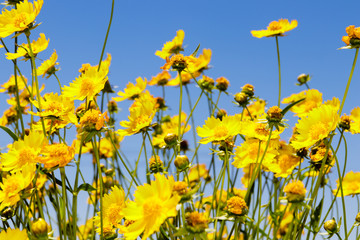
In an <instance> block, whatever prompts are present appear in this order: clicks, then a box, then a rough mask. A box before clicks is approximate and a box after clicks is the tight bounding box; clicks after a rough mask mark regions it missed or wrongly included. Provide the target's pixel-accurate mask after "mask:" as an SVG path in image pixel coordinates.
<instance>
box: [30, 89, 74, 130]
mask: <svg viewBox="0 0 360 240" xmlns="http://www.w3.org/2000/svg"><path fill="white" fill-rule="evenodd" d="M31 102H32V104H33V105H34V106H35V107H36V108H38V109H39V108H40V105H39V102H38V101H36V100H34V101H31ZM41 108H42V109H41V112H37V113H34V112H31V111H29V113H30V114H32V115H35V116H39V117H54V118H58V119H60V120H63V121H67V122H71V123H74V124H76V123H77V118H76V115H75V106H74V101H73V100H70V98H67V97H64V96H62V95H60V96H58V94H57V93H55V94H54V93H46V94H45V95H44V97H43V98H41Z"/></svg>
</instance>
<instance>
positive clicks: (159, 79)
mask: <svg viewBox="0 0 360 240" xmlns="http://www.w3.org/2000/svg"><path fill="white" fill-rule="evenodd" d="M170 78H171V75H170V73H169V72H168V71H162V72H161V73H159V74H158V75H156V76H155V77H152V78H151V80H150V82H149V85H150V86H153V85H157V86H165V85H166V84H167V83H168V81H169V80H170Z"/></svg>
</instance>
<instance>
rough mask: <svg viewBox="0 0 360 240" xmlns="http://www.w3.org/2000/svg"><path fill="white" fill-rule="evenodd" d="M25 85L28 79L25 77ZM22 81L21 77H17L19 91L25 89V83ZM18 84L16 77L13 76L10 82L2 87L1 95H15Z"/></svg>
mask: <svg viewBox="0 0 360 240" xmlns="http://www.w3.org/2000/svg"><path fill="white" fill-rule="evenodd" d="M24 81H25V83H27V78H25V77H24ZM24 81H23V80H22V79H21V77H20V76H17V83H18V90H19V91H21V90H23V89H24V88H25V83H24ZM15 90H16V84H15V76H14V75H11V77H10V78H9V80H8V81H7V82H6V83H4V84H3V85H1V88H0V93H3V92H7V93H8V94H15Z"/></svg>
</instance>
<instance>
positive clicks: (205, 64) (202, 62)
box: [188, 49, 212, 73]
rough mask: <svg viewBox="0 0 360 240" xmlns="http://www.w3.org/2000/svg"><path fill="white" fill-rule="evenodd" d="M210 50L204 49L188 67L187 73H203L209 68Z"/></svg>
mask: <svg viewBox="0 0 360 240" xmlns="http://www.w3.org/2000/svg"><path fill="white" fill-rule="evenodd" d="M211 54H212V52H211V49H204V50H203V52H202V54H200V55H199V57H198V58H196V59H195V60H194V63H193V64H191V65H189V66H188V71H189V72H191V73H195V72H199V73H201V72H203V71H204V70H206V69H208V68H209V63H210V60H211Z"/></svg>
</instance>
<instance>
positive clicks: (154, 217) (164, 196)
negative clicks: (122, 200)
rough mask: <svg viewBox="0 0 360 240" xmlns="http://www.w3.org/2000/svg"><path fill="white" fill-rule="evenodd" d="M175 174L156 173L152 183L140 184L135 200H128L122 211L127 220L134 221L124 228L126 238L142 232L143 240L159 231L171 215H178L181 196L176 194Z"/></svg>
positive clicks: (134, 237) (136, 235)
mask: <svg viewBox="0 0 360 240" xmlns="http://www.w3.org/2000/svg"><path fill="white" fill-rule="evenodd" d="M174 183H175V180H174V178H173V176H170V177H165V176H164V175H161V174H159V173H157V174H155V180H154V181H151V183H150V184H144V185H142V186H138V187H137V189H136V190H135V193H134V197H135V199H134V201H128V202H127V204H126V207H125V208H124V209H123V211H122V213H123V214H124V217H125V218H126V220H130V221H132V223H131V224H130V225H128V226H127V227H125V228H124V230H123V231H124V235H125V237H126V239H136V238H137V237H138V236H139V235H140V234H141V233H143V235H142V238H141V239H142V240H144V239H147V238H148V237H149V236H150V235H151V234H153V233H154V232H157V231H159V229H160V226H161V224H162V223H163V222H164V221H165V220H166V219H167V218H169V217H175V216H176V215H177V210H176V206H177V204H178V203H179V201H180V196H178V195H177V194H174V192H173V188H174Z"/></svg>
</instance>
